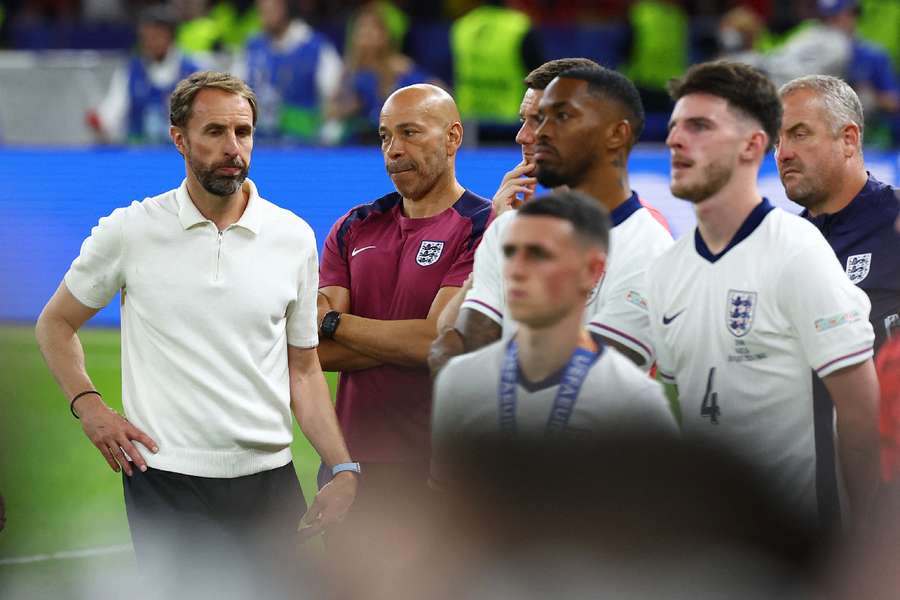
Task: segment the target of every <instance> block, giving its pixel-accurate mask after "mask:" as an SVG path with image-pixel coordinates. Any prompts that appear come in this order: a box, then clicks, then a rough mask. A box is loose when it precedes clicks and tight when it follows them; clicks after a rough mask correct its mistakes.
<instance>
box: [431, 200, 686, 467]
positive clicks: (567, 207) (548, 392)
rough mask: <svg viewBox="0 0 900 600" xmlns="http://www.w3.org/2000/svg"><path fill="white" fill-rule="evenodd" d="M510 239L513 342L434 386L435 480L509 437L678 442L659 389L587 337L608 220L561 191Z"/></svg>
mask: <svg viewBox="0 0 900 600" xmlns="http://www.w3.org/2000/svg"><path fill="white" fill-rule="evenodd" d="M511 214H513V215H514V216H513V217H512V221H511V223H510V224H509V227H508V228H507V231H506V233H505V234H504V237H503V255H504V260H503V263H504V264H503V275H504V283H505V287H506V289H507V293H508V301H507V304H508V310H509V313H510V316H511V317H512V318H514V319H516V320H517V321H518V322H519V323H520V326H519V327H518V330H517V331H516V333H515V335H514V336H513V337H512V338H511V339H509V340H500V341H496V342H494V343H493V344H490V345H489V346H486V347H484V348H481V349H480V350H477V351H475V352H472V353H469V354H464V355H462V356H457V357H455V358H454V359H452V360H451V361H450V362H449V363H448V364H447V366H446V367H445V368H444V369H443V370H442V371H441V373H440V375H439V376H438V378H437V381H436V383H435V394H434V406H433V411H432V439H433V443H432V449H433V453H434V457H435V458H434V463H433V464H434V466H433V478H434V479H435V480H437V481H441V480H444V479H446V477H447V476H446V475H445V474H442V473H441V465H446V464H449V463H452V462H453V461H452V460H451V459H449V458H448V456H449V455H450V454H452V451H453V448H454V447H458V446H460V445H464V444H465V440H467V439H479V438H481V437H482V436H484V435H494V434H501V435H506V436H510V437H516V436H524V437H527V438H537V439H542V438H543V437H544V436H546V437H548V438H552V439H555V438H556V437H557V436H561V439H571V438H572V437H575V438H580V437H582V436H588V437H593V438H596V436H597V435H598V434H602V433H603V432H608V433H617V434H618V433H622V432H623V431H636V432H642V433H653V434H659V435H675V433H676V431H677V427H676V424H675V419H674V417H673V415H672V413H671V410H670V408H669V406H668V403H667V401H666V399H665V396H664V395H663V391H662V388H661V386H660V385H659V384H658V383H657V382H655V381H653V380H651V379H650V378H648V377H647V376H646V375H645V374H644V373H643V371H641V370H640V369H638V368H637V367H636V366H635V365H634V364H633V363H632V362H631V361H629V360H628V359H627V358H625V357H624V356H622V355H621V354H620V353H618V352H614V351H612V350H610V349H609V348H608V347H606V344H605V343H604V341H603V339H602V338H601V337H600V336H596V335H589V334H588V333H587V332H586V331H585V329H584V327H583V321H582V313H583V309H584V304H585V301H586V300H587V298H588V295H589V294H590V293H591V290H592V289H593V288H594V287H595V285H596V282H597V280H598V279H599V277H600V276H601V273H602V272H603V268H604V263H605V258H606V248H607V246H608V235H609V233H608V232H609V218H608V216H607V214H606V212H605V211H604V210H603V209H602V207H600V206H599V205H598V204H597V203H596V202H595V201H594V200H593V199H591V198H588V197H586V196H584V195H582V194H579V193H578V192H571V191H563V192H556V193H554V194H551V195H548V196H544V197H542V198H539V199H537V200H534V201H531V202H529V203H527V204H526V205H524V206H523V207H522V208H521V209H519V211H518V212H516V213H511Z"/></svg>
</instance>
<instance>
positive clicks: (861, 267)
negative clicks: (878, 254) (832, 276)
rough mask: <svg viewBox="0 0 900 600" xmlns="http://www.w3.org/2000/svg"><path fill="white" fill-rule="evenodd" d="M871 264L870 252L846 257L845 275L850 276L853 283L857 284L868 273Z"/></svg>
mask: <svg viewBox="0 0 900 600" xmlns="http://www.w3.org/2000/svg"><path fill="white" fill-rule="evenodd" d="M871 266H872V253H871V252H866V253H865V254H854V255H853V256H848V257H847V277H849V278H850V281H851V283H853V284H854V285H857V284H859V282H861V281H862V280H863V279H865V278H866V277H867V276H868V275H869V268H870V267H871Z"/></svg>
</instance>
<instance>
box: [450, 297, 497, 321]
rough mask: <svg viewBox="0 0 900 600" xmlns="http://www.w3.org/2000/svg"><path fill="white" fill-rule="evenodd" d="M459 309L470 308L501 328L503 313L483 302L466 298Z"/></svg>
mask: <svg viewBox="0 0 900 600" xmlns="http://www.w3.org/2000/svg"><path fill="white" fill-rule="evenodd" d="M460 308H470V309H472V310H474V311H476V312H480V313H481V314H483V315H484V316H486V317H487V318H489V319H490V320H492V321H493V322H495V323H496V324H497V325H500V326H501V327H502V326H503V313H501V312H500V311H499V310H497V309H496V308H494V307H493V306H491V305H490V304H488V303H487V302H483V301H481V300H476V299H475V298H466V299H465V300H463V303H462V306H461V307H460Z"/></svg>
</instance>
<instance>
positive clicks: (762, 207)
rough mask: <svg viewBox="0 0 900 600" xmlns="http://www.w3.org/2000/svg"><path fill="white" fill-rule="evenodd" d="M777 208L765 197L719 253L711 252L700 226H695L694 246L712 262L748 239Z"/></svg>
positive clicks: (698, 252)
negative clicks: (701, 233)
mask: <svg viewBox="0 0 900 600" xmlns="http://www.w3.org/2000/svg"><path fill="white" fill-rule="evenodd" d="M773 208H775V207H774V206H772V204H771V203H770V202H769V201H768V200H767V199H766V198H763V199H762V202H760V203H759V204H757V205H756V206H755V207H754V208H753V210H752V211H750V214H749V215H747V218H746V219H744V222H743V223H742V224H741V226H740V227H739V228H738V230H737V233H735V234H734V237H733V238H731V241H730V242H728V245H727V246H725V249H724V250H722V251H721V252H719V253H718V254H713V253H712V252H710V250H709V248H708V247H707V245H706V242H704V241H703V237H702V236H701V235H700V227H696V228H694V248H695V249H696V250H697V254H699V255H700V256H702V257H703V258H705V259H706V260H708V261H709V262H711V263H714V262H716V261H717V260H719V259H720V258H722V257H723V256H725V254H727V253H728V251H729V250H731V249H732V248H734V247H735V246H737V245H738V244H740V243H741V242H743V241H744V240H745V239H747V238H748V237H749V236H750V234H751V233H753V232H754V231H756V228H757V227H759V224H760V223H762V222H763V219H765V218H766V215H767V214H769V212H770V211H771V210H772V209H773Z"/></svg>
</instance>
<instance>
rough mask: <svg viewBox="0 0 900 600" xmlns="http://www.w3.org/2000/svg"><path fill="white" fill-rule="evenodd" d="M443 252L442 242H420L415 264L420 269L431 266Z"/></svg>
mask: <svg viewBox="0 0 900 600" xmlns="http://www.w3.org/2000/svg"><path fill="white" fill-rule="evenodd" d="M443 251H444V242H436V241H434V240H422V243H421V244H420V245H419V252H418V254H416V264H417V265H419V266H420V267H427V266H429V265H433V264H434V263H436V262H437V261H438V259H439V258H440V257H441V252H443Z"/></svg>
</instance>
